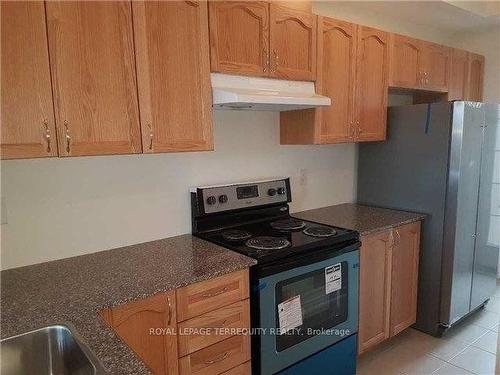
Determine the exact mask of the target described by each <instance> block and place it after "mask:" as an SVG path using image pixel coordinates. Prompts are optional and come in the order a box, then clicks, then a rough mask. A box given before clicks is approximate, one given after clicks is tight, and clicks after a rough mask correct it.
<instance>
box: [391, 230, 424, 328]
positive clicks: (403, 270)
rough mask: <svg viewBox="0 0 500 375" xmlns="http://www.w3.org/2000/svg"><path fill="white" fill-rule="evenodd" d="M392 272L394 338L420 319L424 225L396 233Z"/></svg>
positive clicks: (394, 231) (392, 324) (394, 233)
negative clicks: (421, 258) (419, 280)
mask: <svg viewBox="0 0 500 375" xmlns="http://www.w3.org/2000/svg"><path fill="white" fill-rule="evenodd" d="M393 238H394V242H393V246H392V271H391V336H393V335H397V334H398V333H399V332H401V331H403V330H404V329H406V328H408V327H409V326H411V325H412V324H413V323H415V321H416V319H417V283H418V260H419V251H420V222H417V223H412V224H408V225H403V226H401V227H398V228H394V230H393Z"/></svg>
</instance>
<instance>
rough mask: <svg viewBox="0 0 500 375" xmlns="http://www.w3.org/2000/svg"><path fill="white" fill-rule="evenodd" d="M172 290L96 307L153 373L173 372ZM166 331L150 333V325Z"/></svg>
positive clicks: (175, 359)
mask: <svg viewBox="0 0 500 375" xmlns="http://www.w3.org/2000/svg"><path fill="white" fill-rule="evenodd" d="M175 293H176V291H175V290H171V291H169V292H166V293H160V294H156V295H154V296H152V297H149V298H146V299H144V300H140V301H134V302H130V303H128V304H125V305H120V306H115V307H112V308H109V309H105V310H103V311H100V315H101V317H102V318H103V319H104V321H106V323H108V325H109V326H111V327H112V328H113V330H114V331H115V332H116V334H117V335H118V336H119V337H120V338H121V339H122V340H123V341H124V342H125V343H126V344H127V345H128V346H129V347H130V348H131V349H132V350H133V351H134V352H135V353H136V354H137V355H138V356H139V357H140V358H141V359H142V360H143V361H144V363H145V364H146V366H148V368H149V369H150V370H151V371H152V372H153V373H155V374H165V375H167V374H168V375H177V374H178V360H177V358H178V354H177V336H176V335H175V334H173V333H172V332H174V331H175V329H176V327H177V323H176V307H175ZM155 328H156V329H158V328H159V329H165V328H167V329H169V330H170V333H167V332H165V333H162V334H158V335H155V334H151V332H150V330H151V329H155Z"/></svg>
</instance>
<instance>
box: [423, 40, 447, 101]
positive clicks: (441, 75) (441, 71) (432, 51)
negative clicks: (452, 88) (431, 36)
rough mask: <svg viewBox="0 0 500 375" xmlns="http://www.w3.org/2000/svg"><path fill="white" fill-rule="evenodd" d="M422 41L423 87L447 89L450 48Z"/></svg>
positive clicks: (436, 89)
mask: <svg viewBox="0 0 500 375" xmlns="http://www.w3.org/2000/svg"><path fill="white" fill-rule="evenodd" d="M422 43H423V54H422V72H423V88H425V89H428V90H432V91H441V92H446V91H448V86H449V77H450V68H451V53H450V48H448V47H445V46H441V45H439V44H435V43H430V42H422Z"/></svg>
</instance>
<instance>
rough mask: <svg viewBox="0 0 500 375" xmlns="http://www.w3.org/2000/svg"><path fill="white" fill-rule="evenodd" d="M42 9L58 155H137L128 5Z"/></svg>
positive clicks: (81, 3)
mask: <svg viewBox="0 0 500 375" xmlns="http://www.w3.org/2000/svg"><path fill="white" fill-rule="evenodd" d="M46 7H47V20H48V37H49V52H50V64H51V71H52V79H53V90H54V102H55V109H56V124H57V131H58V134H57V135H58V141H59V155H60V156H82V155H104V154H130V153H140V152H141V138H140V129H139V114H138V103H137V87H136V83H135V82H136V73H135V63H134V41H133V34H132V14H131V5H130V3H129V2H125V1H117V2H111V1H110V2H94V1H88V2H87V1H78V2H69V1H68V2H63V1H48V2H47V3H46Z"/></svg>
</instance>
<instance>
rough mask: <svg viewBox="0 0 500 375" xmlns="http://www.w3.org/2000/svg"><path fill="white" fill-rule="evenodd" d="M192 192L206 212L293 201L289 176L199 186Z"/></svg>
mask: <svg viewBox="0 0 500 375" xmlns="http://www.w3.org/2000/svg"><path fill="white" fill-rule="evenodd" d="M191 193H192V194H196V198H197V202H198V206H201V207H199V208H203V213H205V214H210V213H216V212H223V211H230V210H237V209H241V208H246V207H257V206H265V205H269V204H276V203H286V202H290V201H291V194H290V179H289V178H283V179H279V180H266V181H258V182H249V183H241V184H231V185H221V186H206V187H199V188H196V189H193V190H192V191H191Z"/></svg>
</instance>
